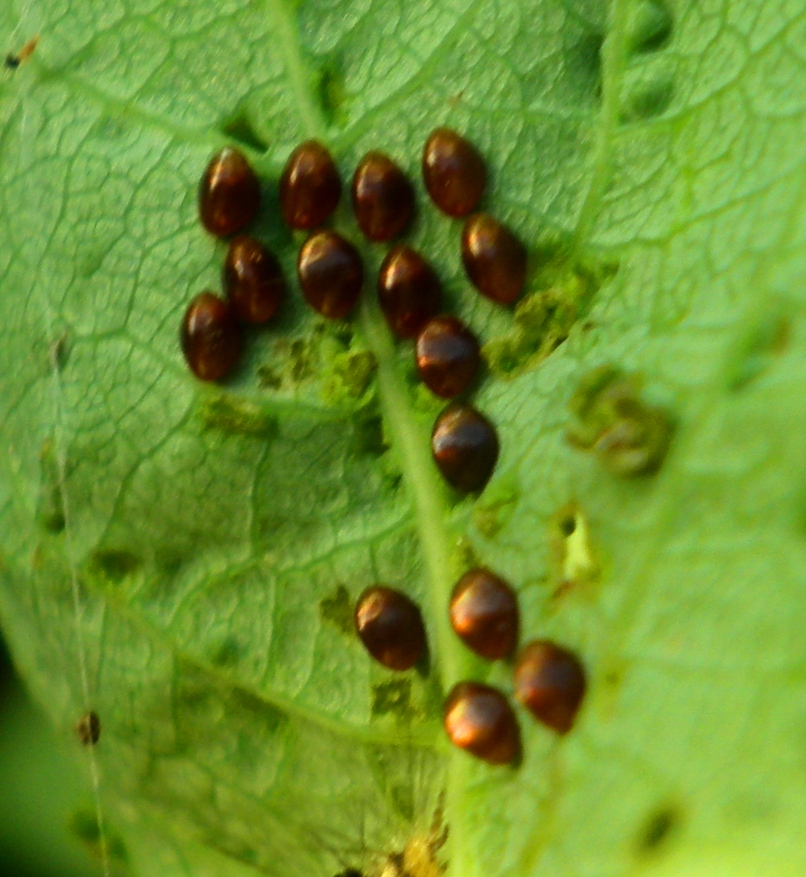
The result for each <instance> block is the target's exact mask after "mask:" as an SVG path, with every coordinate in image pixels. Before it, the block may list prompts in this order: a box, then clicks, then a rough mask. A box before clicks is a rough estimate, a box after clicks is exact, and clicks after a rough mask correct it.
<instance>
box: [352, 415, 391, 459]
mask: <svg viewBox="0 0 806 877" xmlns="http://www.w3.org/2000/svg"><path fill="white" fill-rule="evenodd" d="M354 430H355V449H356V451H357V452H358V453H359V454H369V455H370V456H373V457H380V456H381V455H382V454H385V453H386V452H387V451H388V450H389V445H388V444H387V441H386V438H385V436H384V433H383V418H382V417H381V415H380V414H377V413H374V414H369V415H366V416H361V417H356V419H355V426H354Z"/></svg>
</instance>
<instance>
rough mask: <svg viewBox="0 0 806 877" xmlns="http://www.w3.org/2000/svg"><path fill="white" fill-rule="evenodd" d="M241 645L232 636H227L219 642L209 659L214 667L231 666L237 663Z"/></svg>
mask: <svg viewBox="0 0 806 877" xmlns="http://www.w3.org/2000/svg"><path fill="white" fill-rule="evenodd" d="M241 652H242V649H241V646H240V644H239V643H238V640H237V639H236V638H235V637H234V636H228V637H226V639H224V640H223V642H221V643H220V644H219V646H218V647H217V648H216V649H215V650H214V651H213V653H212V655H211V656H210V661H211V662H212V663H213V664H214V665H215V666H216V667H231V666H232V665H233V664H237V663H238V660H239V659H240V657H241Z"/></svg>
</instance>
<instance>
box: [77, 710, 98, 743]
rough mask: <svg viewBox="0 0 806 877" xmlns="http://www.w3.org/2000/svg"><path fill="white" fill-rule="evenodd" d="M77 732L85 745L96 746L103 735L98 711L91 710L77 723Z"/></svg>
mask: <svg viewBox="0 0 806 877" xmlns="http://www.w3.org/2000/svg"><path fill="white" fill-rule="evenodd" d="M76 734H78V739H79V740H80V741H81V743H82V745H84V746H95V744H96V743H97V742H98V740H99V739H100V737H101V720H100V719H99V718H98V713H96V712H94V711H93V710H90V711H89V712H88V713H86V714H85V715H83V716H82V717H81V718H80V719H79V720H78V723H77V724H76Z"/></svg>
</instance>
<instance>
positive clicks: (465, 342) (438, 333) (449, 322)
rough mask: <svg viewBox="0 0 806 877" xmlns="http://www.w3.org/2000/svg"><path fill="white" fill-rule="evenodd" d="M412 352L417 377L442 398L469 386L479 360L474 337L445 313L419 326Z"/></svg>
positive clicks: (468, 330)
mask: <svg viewBox="0 0 806 877" xmlns="http://www.w3.org/2000/svg"><path fill="white" fill-rule="evenodd" d="M414 352H415V359H416V362H417V372H418V373H419V375H420V380H421V381H422V382H423V383H424V384H425V385H426V387H428V389H429V390H431V392H432V393H436V395H437V396H442V398H443V399H452V398H453V397H454V396H458V395H459V394H460V393H462V392H464V391H465V390H466V389H467V388H468V387H469V386H470V383H471V381H472V380H473V378H474V377H475V376H476V372H477V371H478V367H479V362H480V360H481V354H480V351H479V342H478V339H477V338H476V336H475V335H474V334H473V333H472V332H471V331H470V329H468V328H467V326H466V325H465V324H464V323H463V322H462V321H461V320H460V319H458V318H457V317H451V316H448V315H445V314H443V315H442V316H439V317H434V319H433V320H429V321H428V322H427V323H426V324H425V326H423V329H422V331H421V332H420V334H419V335H418V336H417V344H416V346H415V351H414Z"/></svg>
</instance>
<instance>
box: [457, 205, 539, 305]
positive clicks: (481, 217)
mask: <svg viewBox="0 0 806 877" xmlns="http://www.w3.org/2000/svg"><path fill="white" fill-rule="evenodd" d="M462 262H464V266H465V271H466V272H467V276H468V277H469V278H470V282H471V283H472V284H473V285H474V286H475V287H476V289H478V291H479V292H480V293H481V294H482V295H485V296H487V298H489V299H492V300H493V301H494V302H498V304H502V305H510V304H512V303H513V302H514V301H515V300H516V299H517V298H518V296H519V295H520V294H521V292H522V291H523V284H524V283H525V281H526V247H524V245H523V244H522V243H521V242H520V241H519V240H518V239H517V238H516V237H515V235H514V234H513V233H512V232H511V231H510V230H509V229H508V228H507V227H506V226H505V225H502V224H501V223H500V222H498V220H496V219H493V218H492V216H489V215H488V214H486V213H474V214H473V215H472V216H468V218H467V220H466V221H465V226H464V228H463V229H462Z"/></svg>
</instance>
